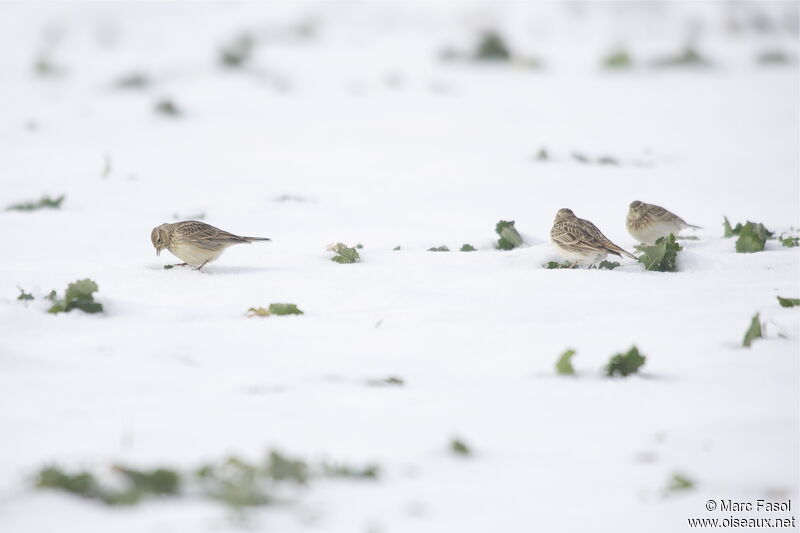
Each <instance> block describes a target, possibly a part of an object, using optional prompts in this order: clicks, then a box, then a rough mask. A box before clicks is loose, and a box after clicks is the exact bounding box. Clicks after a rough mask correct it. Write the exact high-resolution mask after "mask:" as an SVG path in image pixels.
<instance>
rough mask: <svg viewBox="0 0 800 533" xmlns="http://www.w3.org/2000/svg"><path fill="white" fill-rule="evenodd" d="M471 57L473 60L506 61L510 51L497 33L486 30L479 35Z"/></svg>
mask: <svg viewBox="0 0 800 533" xmlns="http://www.w3.org/2000/svg"><path fill="white" fill-rule="evenodd" d="M472 57H473V59H474V60H475V61H508V60H509V59H511V52H510V51H509V49H508V46H507V45H506V43H505V41H504V40H503V38H502V37H501V36H500V34H499V33H497V32H495V31H487V32H484V33H483V35H481V38H480V41H479V42H478V45H477V47H476V48H475V53H474V54H473V56H472Z"/></svg>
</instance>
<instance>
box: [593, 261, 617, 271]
mask: <svg viewBox="0 0 800 533" xmlns="http://www.w3.org/2000/svg"><path fill="white" fill-rule="evenodd" d="M618 266H619V263H617V262H616V261H606V260H605V259H604V260H602V261H600V262H599V263H597V266H596V267H595V268H597V269H598V270H614V269H615V268H617V267H618Z"/></svg>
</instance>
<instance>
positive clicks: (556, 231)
mask: <svg viewBox="0 0 800 533" xmlns="http://www.w3.org/2000/svg"><path fill="white" fill-rule="evenodd" d="M589 224H590V225H592V223H591V222H589ZM592 227H594V225H592ZM595 230H597V228H595ZM592 233H593V232H591V231H588V228H587V227H586V226H585V225H583V224H576V223H574V222H562V223H561V224H559V225H558V226H556V227H555V228H553V232H552V233H551V238H552V239H553V240H554V241H555V242H556V244H558V245H560V246H563V247H564V248H567V249H570V248H571V249H574V250H583V251H586V252H605V251H606V250H605V248H604V247H603V243H602V240H598V239H597V238H596V237H595V236H594V235H593V234H592ZM597 233H600V230H597ZM600 235H601V236H602V233H600Z"/></svg>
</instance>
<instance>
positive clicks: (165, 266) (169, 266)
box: [164, 265, 175, 270]
mask: <svg viewBox="0 0 800 533" xmlns="http://www.w3.org/2000/svg"><path fill="white" fill-rule="evenodd" d="M173 268H175V265H164V270H172V269H173Z"/></svg>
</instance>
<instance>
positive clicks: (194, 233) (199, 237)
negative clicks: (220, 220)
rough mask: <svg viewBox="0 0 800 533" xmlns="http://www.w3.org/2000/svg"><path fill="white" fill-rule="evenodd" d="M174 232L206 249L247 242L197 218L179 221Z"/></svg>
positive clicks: (216, 248)
mask: <svg viewBox="0 0 800 533" xmlns="http://www.w3.org/2000/svg"><path fill="white" fill-rule="evenodd" d="M176 232H178V233H179V234H180V236H181V237H182V238H184V239H188V240H191V242H192V244H194V245H195V246H199V247H200V248H206V249H208V250H218V249H219V248H220V246H230V245H231V244H237V243H240V242H248V241H247V239H245V238H243V237H240V236H238V235H234V234H233V233H228V232H227V231H224V230H221V229H219V228H216V227H214V226H212V225H211V224H206V223H205V222H200V221H197V220H187V221H186V222H180V223H179V226H178V227H177V228H176Z"/></svg>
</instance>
